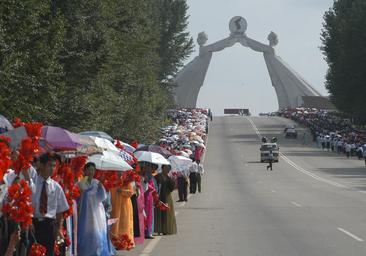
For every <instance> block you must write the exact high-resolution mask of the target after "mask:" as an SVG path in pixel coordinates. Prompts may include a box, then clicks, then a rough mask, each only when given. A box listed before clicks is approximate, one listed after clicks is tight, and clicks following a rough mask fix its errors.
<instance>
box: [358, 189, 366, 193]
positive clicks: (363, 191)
mask: <svg viewBox="0 0 366 256" xmlns="http://www.w3.org/2000/svg"><path fill="white" fill-rule="evenodd" d="M358 192H360V193H362V194H366V191H365V190H360V191H358Z"/></svg>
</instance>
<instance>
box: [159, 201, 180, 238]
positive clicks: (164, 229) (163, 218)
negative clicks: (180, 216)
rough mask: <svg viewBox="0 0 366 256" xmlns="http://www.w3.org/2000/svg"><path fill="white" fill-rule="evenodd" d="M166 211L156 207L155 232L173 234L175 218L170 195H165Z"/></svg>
mask: <svg viewBox="0 0 366 256" xmlns="http://www.w3.org/2000/svg"><path fill="white" fill-rule="evenodd" d="M167 203H168V205H169V210H168V211H160V210H159V209H156V211H155V213H156V216H155V232H156V233H163V234H164V235H174V234H176V233H177V223H176V220H175V210H174V203H173V198H172V195H171V194H169V195H167Z"/></svg>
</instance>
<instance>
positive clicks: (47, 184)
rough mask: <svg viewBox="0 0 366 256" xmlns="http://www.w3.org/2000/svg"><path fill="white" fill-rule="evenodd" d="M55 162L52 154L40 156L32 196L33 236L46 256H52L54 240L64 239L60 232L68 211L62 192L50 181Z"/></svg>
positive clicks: (58, 186)
mask: <svg viewBox="0 0 366 256" xmlns="http://www.w3.org/2000/svg"><path fill="white" fill-rule="evenodd" d="M56 161H57V157H56V155H54V154H51V153H45V154H43V155H41V157H40V166H39V169H38V170H37V172H38V176H37V180H36V191H35V192H33V195H32V206H33V208H34V217H33V229H34V235H35V238H36V241H37V243H39V244H41V245H43V246H45V247H46V249H47V254H46V255H47V256H53V255H54V244H55V240H56V238H57V237H60V238H61V239H63V238H64V237H63V235H62V232H61V228H62V225H63V213H64V212H65V211H66V210H68V209H69V205H68V203H67V200H66V196H65V193H64V191H63V190H62V188H61V186H60V185H59V184H58V183H57V182H56V181H54V180H53V179H51V175H52V174H53V172H54V169H55V167H56ZM32 243H35V241H32Z"/></svg>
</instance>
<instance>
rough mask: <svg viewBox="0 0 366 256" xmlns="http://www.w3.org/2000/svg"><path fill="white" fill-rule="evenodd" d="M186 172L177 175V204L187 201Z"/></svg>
mask: <svg viewBox="0 0 366 256" xmlns="http://www.w3.org/2000/svg"><path fill="white" fill-rule="evenodd" d="M188 173H189V171H188V170H184V171H182V172H180V173H179V176H178V179H177V180H178V196H179V200H178V201H177V202H183V201H186V202H187V201H188V199H187V188H188V175H189V174H188Z"/></svg>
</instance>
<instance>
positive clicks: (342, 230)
mask: <svg viewBox="0 0 366 256" xmlns="http://www.w3.org/2000/svg"><path fill="white" fill-rule="evenodd" d="M338 230H339V231H341V232H343V233H345V234H346V235H348V236H350V237H352V238H353V239H355V240H356V241H358V242H363V239H362V238H359V237H358V236H356V235H354V234H352V233H351V232H349V231H347V230H345V229H343V228H338Z"/></svg>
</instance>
